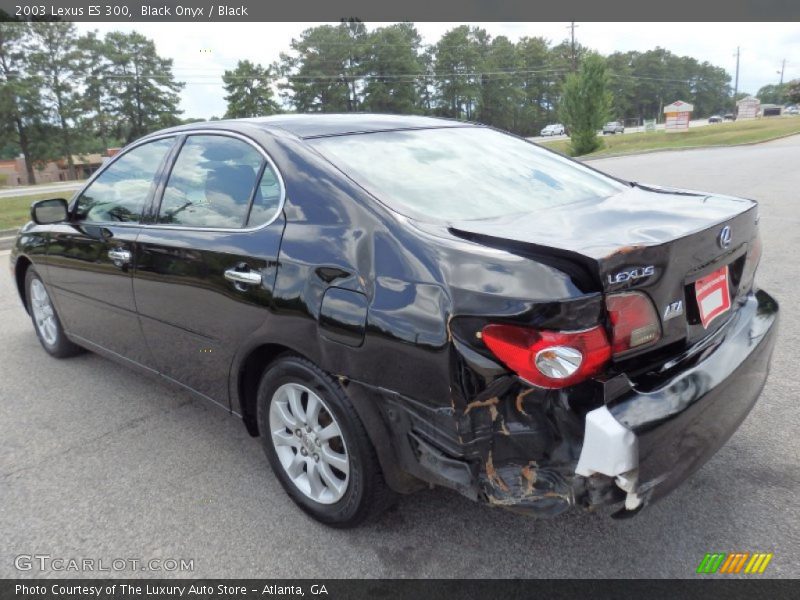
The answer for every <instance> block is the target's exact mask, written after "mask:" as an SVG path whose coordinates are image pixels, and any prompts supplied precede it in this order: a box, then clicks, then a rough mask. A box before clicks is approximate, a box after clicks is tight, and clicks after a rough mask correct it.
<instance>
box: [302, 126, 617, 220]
mask: <svg viewBox="0 0 800 600" xmlns="http://www.w3.org/2000/svg"><path fill="white" fill-rule="evenodd" d="M310 143H312V144H314V146H315V147H316V148H317V149H318V150H319V151H320V152H321V153H322V154H323V155H324V156H325V157H327V158H328V160H330V161H331V162H332V163H333V164H335V165H336V166H337V167H339V168H340V169H341V170H342V171H343V172H344V173H345V174H347V175H348V176H350V177H351V178H352V179H354V180H355V181H356V182H357V183H359V184H360V185H361V186H362V187H364V188H365V189H366V190H368V191H369V192H371V193H372V194H373V195H374V196H375V197H376V198H378V199H379V200H381V201H382V202H384V203H386V204H387V205H388V206H390V207H391V208H392V209H394V210H395V211H397V212H399V213H401V214H404V215H406V216H410V217H414V218H417V219H420V220H435V221H459V220H465V219H487V218H492V217H501V216H507V215H512V214H519V213H530V212H536V211H539V210H546V209H548V208H553V207H557V206H562V205H565V204H569V203H572V202H579V201H583V200H592V199H601V198H606V197H608V196H611V195H613V194H616V193H619V192H620V191H621V190H622V189H624V186H623V184H621V183H619V182H618V181H616V180H614V179H612V178H610V177H608V176H605V175H602V174H600V173H597V172H596V171H592V170H591V169H588V168H586V167H583V166H582V165H579V164H576V163H574V162H572V161H570V160H567V159H566V158H563V157H561V156H559V155H557V154H555V153H552V152H548V151H546V150H543V149H542V148H539V147H538V146H535V145H534V144H529V143H527V142H525V141H523V140H520V139H519V138H516V137H514V136H511V135H507V134H504V133H500V132H498V131H495V130H493V129H488V128H485V127H451V128H442V129H422V130H416V131H413V130H412V131H389V132H381V133H364V134H355V135H339V136H331V137H323V138H319V139H315V140H311V142H310Z"/></svg>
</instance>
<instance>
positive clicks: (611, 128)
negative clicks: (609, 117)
mask: <svg viewBox="0 0 800 600" xmlns="http://www.w3.org/2000/svg"><path fill="white" fill-rule="evenodd" d="M607 133H625V126H624V125H623V124H622V123H620V122H619V121H609V122H608V123H606V124H605V125H603V135H605V134H607Z"/></svg>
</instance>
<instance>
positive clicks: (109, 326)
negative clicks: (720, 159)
mask: <svg viewBox="0 0 800 600" xmlns="http://www.w3.org/2000/svg"><path fill="white" fill-rule="evenodd" d="M757 210H758V209H757V205H756V203H755V202H752V201H750V200H743V199H740V198H733V197H728V196H719V195H714V194H705V193H699V192H689V191H683V190H673V189H664V188H657V187H653V186H647V185H643V184H639V183H632V182H626V181H621V180H618V179H614V178H612V177H609V176H607V175H604V174H602V173H600V172H597V171H595V170H593V169H591V168H589V167H587V166H584V165H581V164H579V163H576V162H573V161H571V160H569V159H567V158H564V157H562V156H559V155H557V154H554V153H552V152H549V151H547V150H544V149H542V148H539V147H537V146H536V145H534V144H531V143H529V142H526V141H524V140H521V139H519V138H516V137H514V136H511V135H507V134H505V133H502V132H499V131H496V130H494V129H491V128H488V127H483V126H479V125H474V124H470V123H461V122H455V121H447V120H440V119H431V118H423V117H402V116H384V115H363V114H362V115H316V116H306V115H291V116H276V117H269V118H263V119H248V120H236V121H219V122H213V123H201V124H193V125H187V126H181V127H177V128H174V129H168V130H164V131H160V132H158V133H155V134H152V135H149V136H147V137H145V138H143V139H141V140H139V141H137V142H135V143H134V144H131V145H130V146H128V147H127V148H126V149H124V150H123V151H122V152H121V153H120V154H119V155H118V156H116V157H115V158H114V159H113V160H110V161H109V162H108V164H106V165H104V166H103V168H102V169H101V170H100V171H99V172H98V173H96V174H95V175H94V177H92V179H91V180H90V181H88V182H87V184H86V185H85V186H84V188H83V189H82V190H81V191H80V192H79V193H78V194H76V196H75V197H74V198H73V199H72V200H71V201H70V202H67V201H65V200H62V199H54V200H45V201H40V202H37V203H36V204H35V205H34V206H33V207H32V217H33V222H31V223H29V224H27V225H26V226H25V227H24V228H23V229H22V230H21V231H20V233H19V238H18V240H17V243H16V247H15V248H14V249H13V251H12V253H11V267H12V272H13V276H14V277H15V278H16V283H17V286H18V288H19V293H20V297H21V298H22V300H23V302H24V305H25V308H26V309H27V311H28V312H29V313H30V315H31V317H32V320H33V324H34V328H35V330H36V334H37V335H38V337H39V339H40V341H41V343H42V345H43V346H44V348H45V350H46V351H47V352H49V353H50V354H52V355H53V356H56V357H66V356H70V355H72V354H74V353H76V352H78V351H80V350H81V349H84V348H88V349H90V350H92V351H95V352H97V353H100V354H102V355H105V356H107V357H110V358H113V359H116V360H119V361H122V362H124V363H126V364H128V365H130V366H132V367H134V368H136V369H139V370H141V371H144V372H147V373H151V374H154V375H156V376H160V377H162V378H163V379H165V380H167V381H169V382H172V383H174V384H176V385H179V386H182V387H184V388H186V389H189V390H191V391H192V392H194V393H195V394H199V395H200V396H203V397H205V398H207V399H209V400H211V401H213V402H215V403H217V404H219V405H221V406H222V407H224V408H225V409H226V410H230V411H231V412H232V413H234V414H236V415H239V416H241V418H242V419H243V421H244V424H245V425H246V426H247V429H248V430H249V431H250V433H252V434H253V435H260V436H261V439H262V440H263V445H264V449H265V450H266V453H267V456H268V458H269V462H270V464H271V466H272V469H273V470H274V472H275V474H276V476H277V477H278V479H279V480H280V482H281V483H282V485H283V486H284V488H285V489H286V491H287V492H288V493H289V495H290V496H291V497H292V498H293V499H294V501H295V502H296V503H297V504H298V505H299V506H300V507H301V508H302V509H304V510H305V511H307V512H308V513H310V514H311V515H313V516H314V517H315V518H317V519H319V520H320V521H323V522H325V523H328V524H331V525H336V526H352V525H355V524H357V523H359V522H361V521H362V520H363V519H364V518H365V517H367V516H369V515H370V514H372V513H377V512H379V511H380V510H381V509H382V508H384V507H385V506H386V505H387V504H388V503H389V502H391V501H392V499H393V498H394V497H395V496H396V493H408V492H412V491H414V490H416V489H419V488H420V487H423V486H424V485H427V484H435V485H440V486H445V487H448V488H452V489H455V490H458V491H459V492H461V493H462V494H464V495H466V496H468V497H470V498H473V499H476V500H481V501H484V502H487V503H489V504H492V505H497V506H503V507H507V508H511V509H514V510H519V511H525V512H528V513H530V514H533V515H537V516H547V515H556V514H558V513H561V512H563V511H565V510H567V509H569V508H571V507H581V508H584V509H596V508H601V507H605V508H606V509H611V510H613V511H614V514H616V515H618V516H629V515H632V514H635V513H636V512H637V511H638V510H639V509H640V508H641V507H643V506H645V505H647V504H648V503H649V502H652V501H654V500H656V499H657V498H659V497H661V496H663V495H664V494H665V493H666V492H668V491H670V490H671V489H673V488H674V487H675V486H676V485H677V484H679V483H680V482H681V481H682V480H684V479H685V478H686V477H687V476H689V475H690V474H691V473H692V472H693V471H695V470H696V469H697V468H699V467H700V466H701V465H702V464H703V463H704V462H705V461H706V460H707V459H708V458H709V457H710V456H711V455H712V454H713V453H714V452H715V451H716V450H717V449H718V448H719V447H720V446H721V445H722V444H724V443H725V441H726V440H727V439H728V438H729V437H730V436H731V434H732V433H733V432H734V431H735V429H736V428H737V427H738V425H739V424H740V423H741V422H742V420H743V419H744V418H745V416H746V415H747V414H748V412H749V411H750V409H751V408H752V406H753V404H754V403H755V401H756V399H757V397H758V395H759V393H760V391H761V389H762V387H763V385H764V382H765V379H766V377H767V370H768V365H769V359H770V355H771V353H772V347H773V343H774V339H775V331H776V329H777V328H776V326H775V325H776V322H777V316H778V307H777V304H776V302H775V301H774V300H773V299H772V298H771V297H770V296H769V295H767V294H766V293H765V292H764V291H762V290H759V289H757V288H756V287H755V285H754V282H753V278H754V274H755V271H756V267H757V265H758V262H759V257H760V254H761V244H760V240H759V236H758V213H757Z"/></svg>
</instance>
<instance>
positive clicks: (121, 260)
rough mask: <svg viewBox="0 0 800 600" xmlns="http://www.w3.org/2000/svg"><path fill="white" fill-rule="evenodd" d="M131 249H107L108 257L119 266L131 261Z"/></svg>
mask: <svg viewBox="0 0 800 600" xmlns="http://www.w3.org/2000/svg"><path fill="white" fill-rule="evenodd" d="M131 256H132V255H131V251H130V250H121V249H118V248H112V249H111V250H109V251H108V258H110V259H111V262H113V263H114V264H115V265H116V266H118V267H121V266H123V265H127V264H128V263H130V262H131Z"/></svg>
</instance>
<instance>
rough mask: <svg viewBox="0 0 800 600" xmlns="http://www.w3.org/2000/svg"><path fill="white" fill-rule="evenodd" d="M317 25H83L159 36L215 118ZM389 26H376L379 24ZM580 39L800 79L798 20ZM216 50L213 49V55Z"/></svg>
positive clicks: (426, 30) (427, 30)
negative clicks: (231, 87)
mask: <svg viewBox="0 0 800 600" xmlns="http://www.w3.org/2000/svg"><path fill="white" fill-rule="evenodd" d="M316 24H317V23H136V24H130V25H129V24H127V23H79V24H78V28H79V29H80V30H81V31H89V30H91V29H99V30H100V31H101V32H102V33H105V32H107V31H113V30H115V29H118V30H123V31H132V30H136V31H139V32H140V33H142V34H143V35H145V36H147V37H149V38H151V39H153V40H154V41H155V44H156V48H157V50H158V52H159V54H161V55H162V56H165V57H168V58H172V59H173V60H174V73H175V76H176V78H177V79H178V80H179V81H185V82H186V83H187V85H186V88H185V89H184V91H183V92H182V98H181V108H182V109H183V111H184V116H186V117H203V118H208V117H210V116H212V115H217V116H221V115H222V114H223V113H224V112H225V101H224V99H223V96H224V90H223V89H222V79H221V76H222V72H223V71H224V70H225V69H230V68H232V67H234V66H235V65H236V61H237V60H241V59H249V60H251V61H254V62H258V63H261V64H264V65H266V64H269V63H271V62H273V61H275V60H277V59H278V55H279V54H280V52H281V51H286V50H288V49H289V44H290V42H291V40H292V38H297V37H299V35H300V34H301V33H302V31H303V30H304V29H307V28H308V27H313V26H314V25H316ZM459 24H460V23H424V22H418V23H416V26H417V29H418V31H419V32H420V34H421V35H422V37H423V41H424V42H425V43H428V44H431V43H435V42H436V41H437V40H438V39H439V37H440V36H441V35H442V34H443V33H444V32H445V31H447V30H448V29H450V28H452V27H455V26H457V25H459ZM380 25H382V23H371V24H368V26H369V27H377V26H380ZM475 25H479V26H481V27H483V28H484V29H486V30H487V31H488V32H489V33H490V34H491V35H493V36H498V35H505V36H507V37H508V38H510V39H511V40H514V41H515V40H517V39H519V38H520V37H523V36H531V37H534V36H543V37H546V38H548V39H550V40H551V41H553V42H556V43H557V42H560V41H561V40H563V39H565V38H566V37H567V36H568V33H569V32H568V29H567V27H568V25H569V23H475ZM575 35H576V39H577V40H578V41H579V42H580V43H581V44H583V45H585V46H588V47H590V48H593V49H595V50H598V51H599V52H601V53H603V54H609V53H611V52H615V51H627V50H639V51H644V50H649V49H652V48H655V47H656V46H661V47H662V48H666V49H667V50H670V51H671V52H674V53H675V54H679V55H688V56H693V57H694V58H696V59H698V60H707V61H708V62H710V63H712V64H714V65H717V66H720V67H723V68H725V69H726V70H727V71H728V72H729V73H730V74H731V78H733V74H734V71H735V68H736V59H735V57H734V54H735V52H736V47H737V46H740V47H741V64H740V73H739V89H740V91H745V92H750V93H755V92H757V91H758V89H759V88H760V87H762V86H764V85H767V84H769V83H778V80H779V78H780V75H779V74H778V73H776V71H778V70H780V67H781V61H782V60H783V59H784V58H785V59H787V64H786V73H785V76H784V80H786V81H788V80H790V79H793V78H796V77H800V58H798V57H800V28H798V25H797V23H578V24H577V28H576V30H575ZM208 51H210V52H208Z"/></svg>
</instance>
